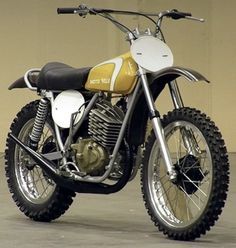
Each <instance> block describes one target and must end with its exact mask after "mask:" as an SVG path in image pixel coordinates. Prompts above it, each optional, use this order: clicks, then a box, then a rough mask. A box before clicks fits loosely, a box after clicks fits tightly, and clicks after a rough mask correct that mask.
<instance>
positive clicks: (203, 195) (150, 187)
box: [141, 108, 229, 240]
mask: <svg viewBox="0 0 236 248" xmlns="http://www.w3.org/2000/svg"><path fill="white" fill-rule="evenodd" d="M162 124H163V128H164V130H165V137H166V140H167V144H168V147H169V150H170V153H171V158H172V162H173V165H174V167H175V170H176V172H177V180H176V181H175V182H171V181H170V180H169V176H168V175H167V171H166V167H165V165H164V161H163V158H162V156H161V153H160V148H159V143H158V141H157V140H156V137H155V135H154V132H151V134H150V136H149V137H148V140H147V143H146V146H145V152H144V158H143V163H142V168H141V186H142V193H143V199H144V202H145V206H146V208H147V211H148V213H149V215H150V216H151V219H152V221H153V222H154V224H155V225H156V226H157V227H158V229H159V230H160V231H162V232H163V233H164V234H166V235H168V237H170V238H173V239H178V240H193V239H195V238H197V237H200V235H201V234H205V232H206V231H207V230H210V227H211V226H213V225H214V224H215V221H216V220H217V219H218V217H219V215H220V214H221V212H222V208H223V207H224V204H225V200H226V197H227V191H228V184H229V163H228V156H227V150H226V147H225V144H224V141H223V139H222V137H221V134H220V132H219V130H218V128H217V127H216V126H215V124H214V123H213V122H212V121H211V120H210V119H209V118H208V117H206V115H205V114H202V113H200V111H198V110H196V109H192V108H181V109H176V110H174V111H172V112H169V113H168V114H167V115H165V116H164V117H163V120H162Z"/></svg>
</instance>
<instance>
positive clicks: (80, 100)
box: [52, 90, 85, 128]
mask: <svg viewBox="0 0 236 248" xmlns="http://www.w3.org/2000/svg"><path fill="white" fill-rule="evenodd" d="M84 103H85V100H84V97H83V95H82V94H81V93H79V92H78V91H76V90H66V91H63V92H62V93H60V94H59V95H58V96H57V97H56V98H55V100H54V103H53V106H52V118H53V120H54V121H55V123H56V124H57V125H58V126H59V127H62V128H69V127H70V122H71V115H72V114H73V113H75V112H77V111H78V110H80V113H79V114H78V115H77V117H76V120H75V123H78V121H79V120H80V119H81V117H82V115H83V112H84V106H83V107H81V106H82V105H83V104H84ZM80 107H81V108H80Z"/></svg>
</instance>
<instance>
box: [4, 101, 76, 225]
mask: <svg viewBox="0 0 236 248" xmlns="http://www.w3.org/2000/svg"><path fill="white" fill-rule="evenodd" d="M38 104H39V101H34V102H31V103H29V104H27V105H26V106H25V107H23V108H22V110H21V111H20V112H19V113H18V114H17V117H16V118H15V119H14V121H13V123H12V125H11V127H10V130H11V133H12V134H14V135H15V136H16V137H18V138H19V139H20V140H22V141H23V143H25V144H27V142H28V139H29V134H30V131H31V129H32V126H33V123H34V118H35V116H36V113H37V108H38ZM38 147H39V149H38V152H41V153H44V152H49V150H50V151H52V150H53V151H55V150H56V149H57V145H56V142H55V134H54V129H53V122H52V119H51V117H50V114H49V115H48V117H47V120H46V123H45V126H44V130H43V134H42V137H41V140H40V142H39V146H38ZM5 160H6V167H5V171H6V177H7V183H8V187H9V190H10V193H11V194H12V198H13V200H14V201H15V203H16V205H17V206H18V208H19V209H20V210H21V211H22V212H23V213H24V214H25V215H26V216H27V217H29V218H31V219H33V220H35V221H44V222H49V221H51V220H54V219H56V218H58V217H60V216H61V215H62V214H64V213H65V211H66V210H67V209H68V208H69V206H70V205H71V204H72V202H73V197H74V196H75V193H74V192H73V191H70V190H68V189H65V188H61V187H59V186H57V185H56V184H55V183H54V182H53V181H52V180H51V179H50V178H49V177H48V176H47V175H46V173H45V172H44V171H43V170H42V169H41V168H40V167H39V166H38V165H35V164H33V163H34V161H33V160H32V159H30V157H29V156H28V155H27V154H26V153H25V152H24V151H23V150H22V149H21V148H20V147H19V146H18V145H16V144H15V143H14V142H13V141H12V140H11V139H10V138H8V139H7V142H6V151H5ZM32 164H33V166H32Z"/></svg>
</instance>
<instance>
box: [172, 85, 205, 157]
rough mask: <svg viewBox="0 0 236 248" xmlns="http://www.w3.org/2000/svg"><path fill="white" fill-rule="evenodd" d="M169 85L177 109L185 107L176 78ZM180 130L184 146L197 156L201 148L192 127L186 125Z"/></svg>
mask: <svg viewBox="0 0 236 248" xmlns="http://www.w3.org/2000/svg"><path fill="white" fill-rule="evenodd" d="M168 85H169V90H170V95H171V98H172V101H173V104H174V107H175V109H179V108H183V107H184V103H183V99H182V97H181V94H180V91H179V87H178V85H177V82H176V80H174V81H171V82H169V83H168ZM180 132H181V135H182V138H183V142H184V147H185V148H186V150H187V152H188V154H191V155H193V156H196V157H197V156H198V155H199V154H200V153H201V150H200V148H199V146H198V143H197V141H196V138H195V136H194V133H193V131H192V130H191V129H190V130H188V129H187V128H186V127H181V129H180Z"/></svg>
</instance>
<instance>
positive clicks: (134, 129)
mask: <svg viewBox="0 0 236 248" xmlns="http://www.w3.org/2000/svg"><path fill="white" fill-rule="evenodd" d="M179 77H184V78H186V79H187V80H188V81H190V82H198V81H205V82H208V83H209V80H207V79H206V78H205V77H204V76H203V75H202V74H200V73H198V72H196V71H194V70H192V69H187V68H182V67H174V66H172V67H167V68H165V69H162V70H160V71H159V72H155V73H151V74H147V79H148V82H149V87H150V90H151V92H152V95H153V99H154V101H155V100H156V99H157V98H158V96H159V95H160V93H161V92H162V91H163V89H164V88H165V85H166V84H168V83H169V82H171V81H173V80H175V79H177V78H179ZM148 113H149V111H148V107H147V104H146V99H145V96H144V93H143V91H142V90H141V91H140V93H139V95H138V97H137V100H136V104H135V107H134V110H133V113H132V114H131V117H130V122H129V125H128V129H127V141H128V142H129V144H130V145H133V146H139V145H141V144H143V143H144V139H145V133H146V126H147V121H148Z"/></svg>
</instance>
